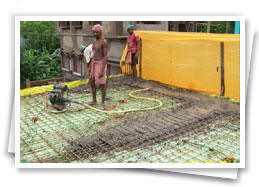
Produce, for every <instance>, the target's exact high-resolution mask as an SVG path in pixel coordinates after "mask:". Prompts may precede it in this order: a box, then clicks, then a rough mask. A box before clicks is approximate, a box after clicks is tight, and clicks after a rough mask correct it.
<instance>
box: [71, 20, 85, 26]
mask: <svg viewBox="0 0 259 187" xmlns="http://www.w3.org/2000/svg"><path fill="white" fill-rule="evenodd" d="M72 26H73V27H78V28H82V26H83V22H82V21H72Z"/></svg>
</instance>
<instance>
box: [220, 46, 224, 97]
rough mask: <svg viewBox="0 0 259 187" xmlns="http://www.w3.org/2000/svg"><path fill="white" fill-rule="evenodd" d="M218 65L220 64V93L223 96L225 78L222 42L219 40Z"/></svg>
mask: <svg viewBox="0 0 259 187" xmlns="http://www.w3.org/2000/svg"><path fill="white" fill-rule="evenodd" d="M220 66H221V68H220V69H221V73H220V76H221V84H220V85H221V86H220V87H221V91H220V95H221V96H224V95H225V78H224V42H220Z"/></svg>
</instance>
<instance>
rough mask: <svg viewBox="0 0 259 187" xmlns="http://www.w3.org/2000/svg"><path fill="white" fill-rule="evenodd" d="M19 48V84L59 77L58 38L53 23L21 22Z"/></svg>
mask: <svg viewBox="0 0 259 187" xmlns="http://www.w3.org/2000/svg"><path fill="white" fill-rule="evenodd" d="M20 29H21V36H22V37H23V39H24V44H23V45H22V46H21V47H20V82H21V84H23V83H24V82H25V81H26V79H30V80H31V81H34V80H43V79H48V78H55V77H60V76H61V57H60V53H59V52H60V43H59V38H58V37H57V36H56V35H55V23H54V22H53V21H23V22H21V27H20Z"/></svg>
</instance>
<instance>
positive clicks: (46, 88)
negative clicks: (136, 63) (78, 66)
mask: <svg viewBox="0 0 259 187" xmlns="http://www.w3.org/2000/svg"><path fill="white" fill-rule="evenodd" d="M120 76H123V74H119V75H113V76H109V77H120ZM88 83H89V79H86V80H77V81H72V82H65V83H63V84H65V85H67V86H68V88H74V87H77V86H80V85H83V84H88ZM52 89H53V84H52V85H47V86H37V87H32V88H25V89H22V90H20V96H27V95H34V94H41V93H45V92H46V91H50V90H52Z"/></svg>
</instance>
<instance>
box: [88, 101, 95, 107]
mask: <svg viewBox="0 0 259 187" xmlns="http://www.w3.org/2000/svg"><path fill="white" fill-rule="evenodd" d="M87 104H88V105H90V106H94V105H97V102H93V101H92V102H89V103H87Z"/></svg>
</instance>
